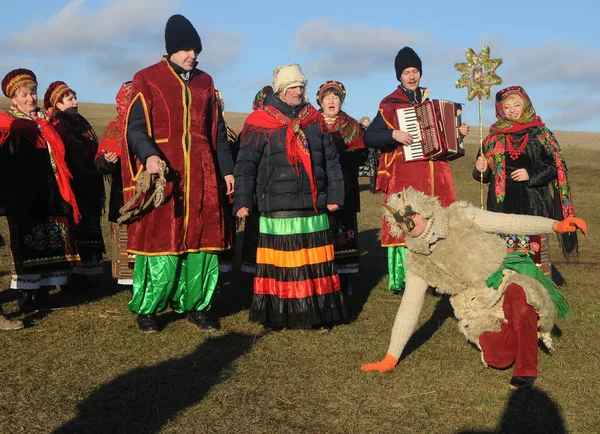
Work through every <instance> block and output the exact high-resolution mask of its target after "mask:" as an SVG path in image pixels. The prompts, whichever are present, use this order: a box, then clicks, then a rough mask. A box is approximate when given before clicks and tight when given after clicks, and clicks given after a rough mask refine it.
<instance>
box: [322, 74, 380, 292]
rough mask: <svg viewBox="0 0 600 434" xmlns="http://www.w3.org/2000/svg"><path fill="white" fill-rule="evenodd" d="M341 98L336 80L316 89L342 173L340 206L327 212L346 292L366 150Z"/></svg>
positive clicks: (354, 257) (354, 269)
mask: <svg viewBox="0 0 600 434" xmlns="http://www.w3.org/2000/svg"><path fill="white" fill-rule="evenodd" d="M345 98H346V88H345V87H344V85H343V84H342V83H340V82H339V81H334V80H330V81H326V82H325V83H323V84H322V85H321V87H319V90H318V91H317V104H319V107H321V110H320V112H321V115H322V116H323V119H324V120H325V124H326V125H327V129H328V130H329V132H330V133H331V138H332V140H333V144H334V145H335V147H336V149H337V151H338V154H339V155H340V165H341V166H342V173H343V174H344V190H345V195H344V207H343V208H342V209H340V210H338V211H335V212H331V213H329V224H330V226H331V232H332V235H333V247H334V252H335V265H336V266H337V271H338V274H339V275H340V281H341V284H342V288H344V289H345V290H346V292H347V293H348V294H349V295H350V294H352V286H351V281H350V277H351V276H352V274H356V273H358V258H359V253H358V219H357V217H356V215H357V213H358V212H360V186H359V184H358V169H359V167H360V166H361V165H362V164H364V163H365V161H367V157H368V155H369V154H368V152H369V151H368V149H367V147H366V146H365V142H364V137H363V130H362V129H361V128H360V125H359V123H358V122H356V120H354V119H353V118H351V117H350V116H348V115H347V114H346V113H345V112H344V111H343V110H341V108H342V104H343V103H344V99H345Z"/></svg>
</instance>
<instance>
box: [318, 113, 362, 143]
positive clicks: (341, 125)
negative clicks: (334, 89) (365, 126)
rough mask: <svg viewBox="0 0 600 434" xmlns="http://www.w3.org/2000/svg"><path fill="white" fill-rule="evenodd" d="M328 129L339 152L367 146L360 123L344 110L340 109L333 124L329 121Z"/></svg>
mask: <svg viewBox="0 0 600 434" xmlns="http://www.w3.org/2000/svg"><path fill="white" fill-rule="evenodd" d="M327 129H328V130H329V132H330V133H331V138H332V139H333V143H334V144H335V147H336V148H337V151H338V152H343V151H353V150H356V149H364V148H366V146H365V140H364V135H363V132H362V129H361V128H360V125H359V124H358V122H356V120H354V119H353V118H351V117H350V116H348V115H347V114H346V113H345V112H344V111H341V110H340V112H339V113H338V115H337V116H336V118H335V121H334V122H333V123H332V124H330V123H327Z"/></svg>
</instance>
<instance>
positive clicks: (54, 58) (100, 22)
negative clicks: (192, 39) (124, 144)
mask: <svg viewBox="0 0 600 434" xmlns="http://www.w3.org/2000/svg"><path fill="white" fill-rule="evenodd" d="M180 3H181V0H105V1H103V2H101V6H100V8H96V9H93V8H91V7H90V6H89V4H88V2H87V0H72V1H71V2H70V3H68V4H67V5H66V6H65V7H64V8H62V9H61V10H59V11H58V12H57V13H56V14H55V15H53V16H50V17H49V18H48V19H47V20H46V21H44V22H30V23H27V24H26V25H25V26H24V28H23V29H22V30H21V31H20V32H19V33H18V34H11V35H6V36H3V37H0V46H1V47H3V53H5V56H8V57H12V58H13V59H20V60H18V62H11V64H16V63H19V64H20V65H30V66H27V67H31V68H33V69H34V70H35V71H40V72H42V73H43V72H45V71H51V72H54V74H53V75H56V73H57V72H60V75H61V77H63V79H65V80H67V79H68V76H69V75H72V74H73V73H74V72H68V71H69V70H70V69H76V70H77V71H78V72H79V74H81V73H85V71H86V70H87V71H88V72H92V71H93V73H94V80H95V81H96V82H97V83H98V82H99V84H101V85H102V84H113V85H114V84H115V83H117V82H122V81H124V80H127V79H130V78H131V77H132V76H133V74H134V73H135V72H136V71H138V70H140V69H142V68H144V67H146V66H148V65H151V64H153V63H155V62H157V61H158V60H159V59H160V57H161V55H163V54H164V52H165V48H164V47H165V45H164V44H165V42H164V26H165V23H166V19H167V17H169V16H170V15H171V14H172V13H174V10H175V9H176V7H177V6H179V5H180ZM23 35H34V36H35V37H31V38H30V37H23ZM201 38H202V42H203V47H204V51H203V52H202V53H201V55H200V58H199V61H200V62H201V64H200V67H201V68H204V69H206V70H207V71H208V72H212V71H214V70H215V69H217V68H223V67H227V65H226V62H225V59H227V62H228V64H231V62H232V61H235V60H236V58H237V57H238V56H239V53H240V51H241V46H242V45H243V40H242V38H241V36H240V35H238V34H236V33H234V32H228V31H212V32H211V31H205V32H203V33H202V34H201ZM40 41H43V43H40ZM57 62H61V65H57ZM32 63H33V65H31V64H32ZM71 65H74V66H71ZM65 72H67V73H65Z"/></svg>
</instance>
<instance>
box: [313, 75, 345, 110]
mask: <svg viewBox="0 0 600 434" xmlns="http://www.w3.org/2000/svg"><path fill="white" fill-rule="evenodd" d="M328 90H336V91H337V92H338V93H339V94H340V104H343V103H344V100H345V99H346V88H345V87H344V85H343V84H342V83H340V82H339V81H335V80H328V81H326V82H325V83H323V84H322V85H321V86H319V90H317V104H319V106H320V107H322V105H321V103H322V102H323V97H324V96H325V94H326V93H327V91H328Z"/></svg>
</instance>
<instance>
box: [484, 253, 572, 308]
mask: <svg viewBox="0 0 600 434" xmlns="http://www.w3.org/2000/svg"><path fill="white" fill-rule="evenodd" d="M505 269H509V270H513V271H516V272H517V273H520V274H523V275H525V276H529V277H533V278H534V279H536V280H538V281H539V282H540V283H541V284H542V285H544V288H546V290H547V291H548V294H550V298H552V301H553V302H554V304H555V305H556V308H557V309H558V316H559V318H562V319H566V318H568V317H569V304H568V303H567V300H566V299H565V298H564V296H563V295H562V293H561V292H560V290H559V289H558V288H557V287H556V285H555V284H554V282H552V279H550V278H549V277H548V276H546V275H545V274H544V273H543V272H542V270H540V269H539V267H537V266H536V265H535V263H534V262H533V259H531V256H529V255H528V254H527V253H524V252H511V253H508V254H507V255H506V257H505V258H504V261H503V262H502V265H501V266H500V268H499V269H498V271H496V272H495V273H494V274H492V275H491V276H490V277H489V278H488V279H487V280H486V282H485V283H486V284H487V286H488V287H490V288H494V289H496V290H497V289H498V288H499V287H500V283H502V279H503V278H504V276H503V273H504V270H505Z"/></svg>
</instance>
